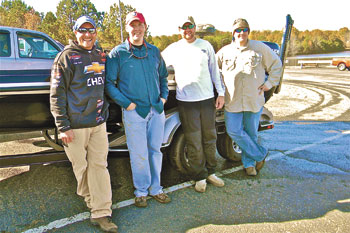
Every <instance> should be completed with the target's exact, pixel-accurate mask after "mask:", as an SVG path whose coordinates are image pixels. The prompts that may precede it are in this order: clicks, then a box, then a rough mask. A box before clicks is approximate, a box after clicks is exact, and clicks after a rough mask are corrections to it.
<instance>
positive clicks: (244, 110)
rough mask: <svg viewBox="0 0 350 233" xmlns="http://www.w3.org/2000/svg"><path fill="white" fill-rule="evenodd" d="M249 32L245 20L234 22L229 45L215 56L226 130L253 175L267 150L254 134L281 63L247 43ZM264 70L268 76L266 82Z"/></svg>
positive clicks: (262, 46) (256, 43) (259, 44)
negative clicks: (223, 86)
mask: <svg viewBox="0 0 350 233" xmlns="http://www.w3.org/2000/svg"><path fill="white" fill-rule="evenodd" d="M249 33H250V28H249V24H248V22H247V20H245V19H242V18H239V19H237V20H235V21H234V23H233V41H232V43H231V44H229V45H227V46H224V47H223V48H222V49H221V50H220V51H219V52H218V53H217V55H216V56H217V61H218V65H219V69H220V70H221V74H222V76H223V79H224V84H225V87H226V91H225V124H226V130H227V133H228V135H229V136H230V137H231V138H232V140H233V141H235V142H236V143H237V144H238V145H239V146H240V148H241V149H242V163H243V167H244V168H245V171H246V173H247V175H251V176H255V175H257V172H259V170H261V169H262V167H263V166H264V162H265V158H266V156H267V155H268V150H267V149H266V148H264V147H263V146H261V145H259V144H258V135H257V133H258V127H259V119H260V116H261V112H262V109H263V105H264V104H265V98H264V92H265V91H268V90H270V88H272V87H273V86H276V85H277V84H278V83H279V80H280V77H281V74H282V63H281V61H280V59H279V57H278V56H277V55H276V54H275V53H274V52H273V51H272V50H271V49H270V48H269V47H268V46H267V45H265V44H264V43H262V42H260V41H255V40H249V39H248V36H249ZM265 71H266V72H267V73H268V74H269V76H268V78H267V79H265V76H266V75H265Z"/></svg>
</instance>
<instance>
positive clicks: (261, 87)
mask: <svg viewBox="0 0 350 233" xmlns="http://www.w3.org/2000/svg"><path fill="white" fill-rule="evenodd" d="M258 90H259V95H261V94H263V93H264V92H265V91H268V90H270V88H268V87H267V86H266V85H265V84H263V85H261V86H260V87H259V88H258Z"/></svg>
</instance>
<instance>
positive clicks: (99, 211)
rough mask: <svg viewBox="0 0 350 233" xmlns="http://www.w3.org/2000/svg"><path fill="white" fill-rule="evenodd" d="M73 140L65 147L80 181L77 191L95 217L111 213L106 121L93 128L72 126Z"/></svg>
mask: <svg viewBox="0 0 350 233" xmlns="http://www.w3.org/2000/svg"><path fill="white" fill-rule="evenodd" d="M73 132H74V140H73V142H71V143H69V144H68V147H64V149H65V152H66V154H67V156H68V158H69V160H70V161H71V163H72V166H73V172H74V175H75V178H76V179H77V182H78V187H77V193H78V195H80V196H82V197H84V200H85V202H86V205H87V206H88V208H90V209H91V217H92V218H100V217H104V216H111V215H112V209H111V206H112V189H111V180H110V176H109V172H108V169H107V154H108V138H107V132H106V123H103V124H101V125H99V126H96V127H92V128H84V129H73Z"/></svg>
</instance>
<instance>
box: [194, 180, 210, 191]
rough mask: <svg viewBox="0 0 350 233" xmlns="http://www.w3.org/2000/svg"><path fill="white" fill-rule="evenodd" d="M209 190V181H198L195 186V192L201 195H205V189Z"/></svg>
mask: <svg viewBox="0 0 350 233" xmlns="http://www.w3.org/2000/svg"><path fill="white" fill-rule="evenodd" d="M206 188H207V181H206V180H200V181H196V185H195V186H194V190H196V191H197V192H200V193H204V192H205V189H206Z"/></svg>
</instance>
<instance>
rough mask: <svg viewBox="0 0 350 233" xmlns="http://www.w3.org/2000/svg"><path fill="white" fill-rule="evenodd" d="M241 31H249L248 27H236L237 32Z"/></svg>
mask: <svg viewBox="0 0 350 233" xmlns="http://www.w3.org/2000/svg"><path fill="white" fill-rule="evenodd" d="M241 31H243V32H247V31H248V28H237V29H235V32H237V33H240V32H241Z"/></svg>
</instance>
